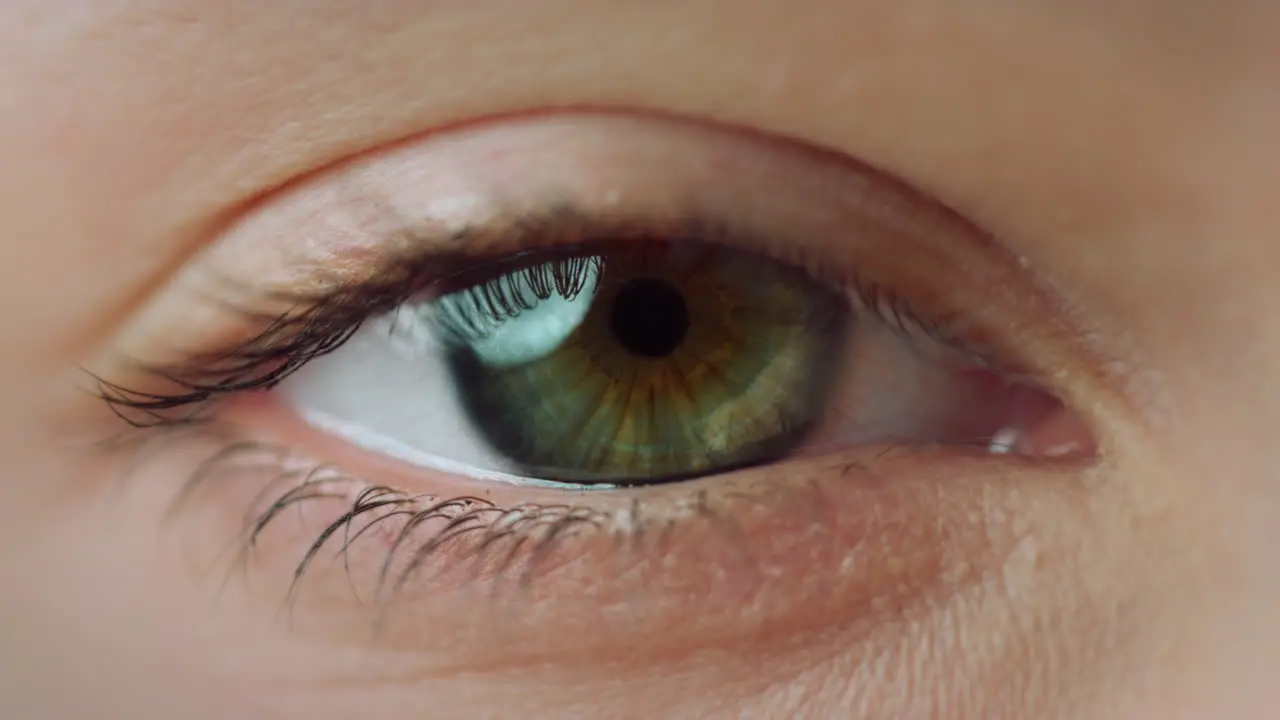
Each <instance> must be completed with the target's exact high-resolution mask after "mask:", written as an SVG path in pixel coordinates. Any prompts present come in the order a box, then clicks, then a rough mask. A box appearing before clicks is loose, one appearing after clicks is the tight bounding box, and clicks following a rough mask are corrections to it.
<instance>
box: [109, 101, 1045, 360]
mask: <svg viewBox="0 0 1280 720" xmlns="http://www.w3.org/2000/svg"><path fill="white" fill-rule="evenodd" d="M530 138H534V139H537V140H538V141H539V142H538V143H531V141H530ZM556 143H562V144H563V145H557V144H556ZM575 145H576V146H578V147H579V148H580V149H581V148H585V150H582V153H584V154H582V156H581V157H576V158H575V157H572V156H569V155H566V154H565V152H564V150H565V149H566V146H567V148H568V149H569V150H570V151H572V149H573V148H574V147H575ZM672 148H676V150H673V149H672ZM504 153H505V156H504ZM646 153H648V154H650V155H651V154H653V153H657V154H658V155H659V156H661V158H662V160H663V162H665V164H663V163H659V162H656V161H654V160H653V159H652V158H649V156H648V155H646ZM442 156H443V159H442ZM495 158H496V160H495ZM608 159H613V160H615V161H616V162H614V163H613V164H612V165H610V164H609V163H607V162H604V161H605V160H608ZM495 162H496V163H497V165H494V164H493V163H495ZM646 162H648V163H649V165H648V166H647V167H643V165H644V163H646ZM504 163H505V165H504ZM636 163H638V164H641V165H642V167H640V168H639V169H637V168H635V167H632V166H631V165H632V164H636ZM513 165H514V167H515V169H516V170H517V171H519V170H520V169H523V170H524V171H525V172H526V173H527V175H528V176H527V178H522V177H521V176H520V175H519V173H518V172H517V173H516V174H514V175H511V174H510V173H507V172H504V171H503V169H504V168H506V169H508V170H509V169H511V166H513ZM602 167H603V168H604V170H601V168H602ZM655 170H660V171H661V173H660V176H659V177H657V179H659V180H661V182H652V180H653V179H654V175H655ZM646 174H647V176H646ZM546 175H550V176H552V177H551V178H550V179H543V176H546ZM639 176H644V177H639ZM513 178H514V179H513ZM525 180H528V182H527V183H526V182H525ZM712 180H715V181H718V182H714V183H712V182H709V181H712ZM504 182H505V183H506V184H505V185H504V184H503V183H504ZM524 184H528V185H532V186H533V187H532V189H530V188H528V187H514V188H513V187H512V186H513V185H515V186H521V185H524ZM566 185H568V186H570V187H566ZM575 185H576V187H573V186H575ZM539 186H543V187H539ZM707 195H711V196H713V197H711V198H710V199H708V198H707V197H705V196H707ZM690 196H692V198H691V197H690ZM561 198H565V199H563V200H562V199H561ZM570 198H571V199H570ZM758 200H759V201H763V205H764V207H757V205H758V204H760V202H759V201H758ZM637 202H639V204H640V206H639V207H630V206H633V205H635V204H636V203H637ZM700 203H701V204H702V205H703V206H704V207H703V208H702V209H698V205H699V204H700ZM743 203H746V204H743ZM771 203H772V204H771ZM717 205H718V209H712V208H716V207H717ZM618 208H622V209H623V210H622V211H619V210H618ZM824 213H825V214H824ZM610 214H612V215H613V218H612V220H610V218H609V216H610ZM739 215H742V216H744V217H743V218H739V217H738V216H739ZM815 215H816V217H815ZM629 216H635V217H637V218H642V219H643V221H644V222H645V223H648V224H649V226H650V228H652V227H653V226H654V225H655V224H657V226H658V227H659V228H661V225H662V223H663V222H666V223H668V226H667V227H668V228H676V229H678V228H680V226H681V223H684V224H685V226H686V227H687V226H688V222H689V218H702V219H703V220H704V221H705V218H707V217H712V218H718V221H719V222H726V223H736V224H737V225H741V227H736V226H735V227H728V228H723V227H722V228H718V229H720V230H722V231H724V232H726V233H728V234H736V235H744V236H745V235H747V234H750V233H753V232H764V233H766V234H767V233H775V234H778V235H781V236H783V237H793V238H795V241H796V242H801V243H806V242H826V243H828V244H829V245H830V244H833V243H834V244H835V245H834V246H832V247H828V248H826V249H825V251H826V252H828V253H834V252H839V253H841V254H846V253H853V252H854V250H855V248H856V247H857V246H859V245H866V247H864V248H863V251H862V253H861V255H859V256H858V257H859V261H860V262H864V263H868V264H869V265H875V264H877V263H884V262H888V260H886V257H890V256H892V255H894V254H895V251H898V250H899V248H897V247H896V245H895V243H901V242H911V243H913V244H915V245H917V246H918V247H917V250H918V251H919V252H921V253H924V254H923V255H920V256H919V257H918V258H917V263H918V264H924V265H930V264H932V265H937V266H939V267H945V268H947V269H948V270H950V271H955V270H960V271H962V272H965V273H966V274H973V273H976V275H975V276H974V277H973V278H972V280H973V282H972V283H971V289H974V290H976V291H983V290H987V289H990V288H998V287H999V286H1001V285H1005V286H1007V287H1005V288H1000V292H999V293H997V295H998V296H1000V297H1003V300H1004V304H1005V305H1010V297H1011V294H1012V295H1018V296H1019V299H1018V303H1015V304H1028V303H1023V302H1022V301H1024V300H1025V301H1029V305H1030V304H1039V303H1045V302H1046V300H1047V299H1046V297H1044V293H1042V292H1041V289H1040V288H1037V287H1029V286H1028V283H1026V281H1025V278H1024V279H1022V280H1017V279H1015V275H1018V274H1020V271H1021V270H1022V268H1020V267H1019V266H1018V262H1017V258H1016V257H1015V256H1014V255H1013V254H1012V253H1010V252H1009V251H1008V249H1007V248H1004V247H1003V246H1001V245H1000V244H999V243H997V242H996V241H995V240H993V239H992V238H991V237H990V236H989V235H987V234H986V233H984V232H982V231H981V230H980V229H978V228H976V227H974V226H973V225H972V224H971V223H969V222H967V221H966V220H964V219H963V218H961V217H959V216H958V215H956V214H955V213H954V212H952V211H951V210H950V209H948V208H946V207H943V206H942V205H940V204H939V203H937V202H936V201H933V200H931V199H929V198H927V197H925V196H923V195H921V194H920V193H918V192H917V191H915V190H913V189H911V188H910V187H908V186H905V185H903V184H902V183H901V182H899V181H897V180H896V179H894V178H890V177H886V176H884V175H882V174H880V173H878V172H876V171H875V170H873V169H870V168H867V167H865V166H862V165H861V164H859V163H857V162H856V161H854V160H851V159H849V158H845V157H842V156H838V155H835V154H832V153H830V152H826V151H823V150H820V149H815V148H812V147H808V146H804V145H801V144H798V143H796V142H794V141H791V140H787V139H780V138H771V137H767V136H762V135H759V134H755V133H751V132H747V131H743V130H741V129H734V128H727V129H726V128H717V127H713V126H712V127H709V126H705V125H703V124H700V123H695V122H692V121H669V120H664V121H652V120H649V119H638V118H630V117H625V116H622V117H619V116H614V115H605V116H597V115H567V116H557V117H547V118H538V119H534V120H525V121H521V122H515V123H514V124H513V125H511V126H510V127H508V126H504V125H502V124H501V123H498V124H497V125H496V126H488V125H484V124H482V125H480V126H478V127H477V128H474V129H471V130H464V131H458V136H457V137H440V138H427V139H425V140H423V141H422V142H421V143H416V144H412V145H408V146H404V147H397V148H392V149H389V150H387V151H385V152H383V153H375V154H372V155H369V156H362V157H360V158H358V159H357V160H356V161H355V162H353V163H350V164H344V165H340V166H337V167H335V168H333V169H332V170H331V171H329V172H323V173H321V174H319V175H317V176H315V177H312V178H309V179H307V180H305V181H302V182H300V183H299V184H297V185H296V186H293V187H291V188H289V189H288V190H287V191H285V192H284V193H282V194H281V195H280V196H279V197H277V198H271V199H267V200H265V201H264V202H262V203H261V204H259V205H258V206H256V207H255V208H254V209H253V210H252V211H250V212H249V213H248V214H247V215H246V216H245V217H244V218H242V219H241V220H240V221H239V222H237V223H235V224H233V226H232V227H231V228H230V229H229V231H228V232H227V233H226V234H225V235H224V236H223V237H221V238H219V239H218V241H217V242H215V243H214V244H213V245H212V246H210V247H209V248H208V249H207V250H206V252H204V253H202V255H201V256H200V257H198V258H196V261H195V262H193V263H191V264H190V265H189V267H188V268H186V270H185V272H184V273H183V274H182V275H180V277H179V278H178V279H177V282H176V283H175V284H176V285H177V286H178V287H179V288H185V290H186V292H187V294H188V295H191V292H190V291H191V290H192V289H194V290H195V292H196V293H197V294H202V295H204V297H203V298H202V299H201V300H200V301H201V302H204V303H205V304H206V305H207V304H208V301H209V299H210V298H217V297H219V296H221V297H223V298H226V297H227V293H226V289H227V287H228V286H227V285H226V284H225V281H226V279H227V278H228V277H230V278H232V279H233V280H234V281H235V282H236V283H238V284H239V285H241V286H242V287H243V288H244V289H246V290H248V292H245V293H243V295H242V296H241V298H240V302H241V305H242V307H241V308H239V309H240V310H243V309H245V308H249V309H251V310H252V309H254V308H257V310H254V312H256V313H257V314H258V315H259V316H260V317H263V318H271V317H272V315H273V313H275V314H276V315H275V316H276V317H278V316H279V313H281V312H282V311H284V310H287V309H288V308H289V306H290V305H292V306H293V307H294V309H298V308H303V309H304V310H305V309H306V305H307V303H308V302H311V301H318V302H317V303H316V304H321V303H323V302H324V299H325V298H326V297H328V296H330V295H331V294H332V293H334V292H338V293H341V292H343V291H344V290H345V289H348V288H353V287H357V286H362V285H367V284H368V283H370V282H372V283H373V285H374V286H377V285H379V284H380V283H382V284H386V285H387V286H388V287H394V286H395V285H396V284H397V283H399V284H400V285H401V286H403V285H404V279H403V277H396V276H403V275H404V274H405V273H406V272H408V273H412V272H414V271H415V269H416V268H418V267H419V266H420V264H421V263H420V261H421V259H422V258H423V257H424V256H425V257H427V258H428V260H429V261H430V262H439V261H440V260H441V259H443V258H447V257H448V256H449V255H453V256H455V257H466V256H468V255H472V254H478V255H484V254H485V253H488V252H494V251H497V252H510V251H511V250H512V248H511V247H509V246H508V247H500V248H498V247H491V246H493V245H495V244H498V243H500V242H501V241H502V239H503V238H504V237H509V236H511V235H512V234H519V232H515V233H513V231H522V230H531V231H533V232H532V235H533V236H538V235H539V234H541V235H542V237H540V238H539V240H542V241H547V240H549V239H554V238H548V237H547V236H548V235H553V234H556V233H559V234H561V235H564V236H566V237H567V238H568V239H575V238H572V237H570V236H572V233H573V232H574V229H573V226H581V225H583V224H585V225H590V226H591V227H592V228H593V229H599V228H608V227H610V223H611V222H612V229H614V230H616V231H619V232H626V228H627V223H628V222H629V221H631V220H632V218H631V217H629ZM748 216H749V217H748ZM739 221H740V222H739ZM566 225H568V226H571V227H569V228H567V229H566V227H565V226H566ZM756 225H764V226H765V227H764V229H763V230H761V229H760V228H758V227H754V226H756ZM528 226H532V227H528ZM796 226H799V227H796ZM800 228H808V229H800ZM694 232H696V229H695V231H694ZM824 236H825V240H824V239H823V238H824ZM576 239H581V238H576ZM877 245H880V246H882V250H883V251H882V252H876V251H875V247H876V246H877ZM746 249H752V248H749V247H748V248H746ZM897 254H898V255H901V254H902V253H901V252H897ZM975 258H977V259H975ZM406 259H408V262H406ZM779 259H783V260H785V259H786V258H779ZM911 272H917V271H916V270H911ZM931 272H934V273H935V274H936V273H937V272H939V271H938V270H936V269H935V270H932V271H931ZM867 274H868V275H869V276H871V277H873V278H874V277H875V275H876V271H875V270H874V268H872V269H870V270H869V271H868V273H867ZM389 276H390V277H391V278H392V279H391V281H390V282H389V283H388V281H387V278H388V277H389ZM983 276H985V277H986V278H987V279H986V280H983V279H982V277H983ZM210 278H213V279H214V280H215V282H217V283H222V284H221V286H220V287H219V286H217V285H215V286H213V287H210V286H209V283H208V280H209V279H210ZM1018 286H1022V287H1023V289H1022V290H1021V291H1016V292H1015V288H1016V287H1018ZM937 294H938V295H939V298H938V299H939V300H946V299H947V298H946V293H945V292H943V293H937ZM232 297H234V295H233V296H232ZM193 298H194V296H192V297H189V298H187V299H188V301H193ZM162 299H167V300H170V301H172V298H162ZM308 299H310V300H308ZM402 299H404V298H403V297H402V296H395V295H394V294H391V295H387V296H386V297H384V298H383V304H382V305H381V306H380V307H377V308H370V309H371V310H389V309H390V308H391V306H392V305H393V304H394V302H395V301H397V300H402ZM978 305H981V304H978ZM928 309H929V310H932V309H933V308H928ZM170 314H172V313H170ZM183 319H184V318H183ZM233 319H234V321H235V322H243V313H241V315H240V317H237V318H233ZM169 322H170V323H172V322H173V319H172V318H169ZM141 324H142V325H143V326H144V328H145V327H147V326H146V323H145V318H144V322H142V323H141ZM175 331H177V334H178V335H179V336H184V334H189V333H191V332H193V329H192V328H191V327H190V323H187V324H186V325H183V326H181V327H172V326H170V327H168V328H160V329H158V330H157V329H155V328H152V329H151V331H150V333H147V332H143V333H142V339H143V341H144V342H141V343H139V342H135V343H134V344H133V345H132V346H131V347H130V348H129V350H130V351H131V352H133V353H134V354H135V356H140V357H142V358H144V359H150V358H152V357H155V356H157V355H160V356H162V357H165V356H167V357H173V356H175V355H177V356H182V355H183V354H187V355H190V354H191V353H190V352H188V350H189V349H190V348H175V347H172V346H171V345H170V346H167V347H166V346H164V343H166V342H170V341H171V340H172V337H173V335H174V334H175ZM147 339H150V340H151V342H152V345H153V346H152V347H149V348H145V347H144V348H142V349H139V348H138V345H146V342H145V341H146V340H147ZM250 340H252V337H250V336H243V335H242V336H241V337H240V339H239V341H238V342H239V343H244V342H247V341H250ZM183 344H185V345H188V346H191V345H194V346H195V347H196V348H198V349H199V350H204V351H208V350H210V349H214V348H216V349H217V350H222V351H225V350H227V349H228V348H234V347H236V343H232V344H231V345H227V344H225V343H224V344H222V345H221V346H216V345H213V346H211V345H208V344H204V345H201V343H200V342H199V341H196V342H192V341H187V342H185V343H183ZM205 354H206V355H207V353H205ZM195 355H196V356H199V355H200V353H195ZM108 376H109V374H108Z"/></svg>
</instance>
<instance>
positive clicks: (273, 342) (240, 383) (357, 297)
mask: <svg viewBox="0 0 1280 720" xmlns="http://www.w3.org/2000/svg"><path fill="white" fill-rule="evenodd" d="M655 225H659V226H660V227H657V228H655ZM504 233H515V234H516V235H518V236H520V237H523V238H533V239H535V240H536V239H537V238H547V239H557V238H558V239H563V238H565V237H578V238H591V237H600V236H605V237H610V238H617V239H624V238H632V237H650V238H654V237H656V238H662V237H670V238H699V239H700V241H708V240H709V241H711V242H714V241H716V240H717V239H719V238H721V237H724V236H726V235H732V234H733V233H732V232H731V231H730V230H729V229H728V228H726V227H725V226H723V225H721V224H719V223H717V222H714V221H709V220H707V219H703V218H690V219H684V220H681V221H678V222H673V223H667V224H662V223H654V222H652V221H646V220H636V221H631V220H628V219H626V218H617V219H613V220H608V221H601V220H600V219H598V218H592V217H587V216H583V215H581V214H579V213H576V212H575V211H574V210H572V208H571V207H569V206H567V205H563V204H551V205H550V206H549V207H548V209H547V210H546V211H545V212H542V213H539V214H537V215H536V216H533V217H529V216H527V215H525V216H520V217H517V218H516V219H514V220H512V221H510V222H509V223H507V224H506V225H504V226H502V227H498V228H494V227H492V226H489V227H480V228H470V229H465V230H462V231H457V232H454V233H452V235H451V240H450V242H448V243H446V244H445V245H446V247H448V248H467V247H469V246H480V248H479V249H480V251H483V250H484V247H485V246H491V245H495V244H497V245H500V244H501V243H502V241H501V240H499V239H498V238H502V237H504ZM507 242H508V244H509V242H510V241H509V240H508V241H507ZM529 244H531V245H536V244H537V243H536V242H532V243H529ZM577 244H578V245H579V246H582V245H588V244H598V243H591V242H590V241H588V242H579V243H577ZM565 249H566V248H558V250H560V251H562V252H563V251H565ZM547 251H548V248H541V249H538V248H536V247H535V248H534V249H532V250H529V249H526V250H516V251H511V252H507V253H505V254H503V255H501V256H500V259H498V260H494V259H492V258H482V259H479V260H477V257H476V251H475V250H473V251H472V252H470V253H468V252H461V251H458V250H456V249H450V250H446V251H443V252H439V253H432V254H428V255H424V256H422V257H416V258H409V259H407V260H406V259H400V260H399V261H398V262H397V261H394V260H395V259H393V260H392V261H388V262H386V263H385V264H384V266H383V267H382V268H381V270H382V272H379V273H377V274H375V275H374V276H373V277H371V278H370V279H368V280H366V281H363V282H358V283H348V284H342V285H340V286H338V287H336V288H333V289H332V290H330V291H328V292H327V293H321V294H317V295H306V294H296V293H287V292H278V293H273V294H268V295H267V297H266V298H265V300H266V301H267V302H269V303H270V304H271V305H273V306H283V307H285V308H286V309H285V310H283V311H281V312H279V313H278V314H274V315H272V314H267V313H264V312H262V311H261V310H258V309H254V308H252V307H241V306H233V309H234V310H235V311H236V312H239V313H241V314H242V315H244V316H245V317H246V318H248V319H250V320H251V321H252V322H254V323H256V324H259V325H261V326H262V327H263V329H262V330H261V331H259V332H258V333H257V334H256V335H254V336H253V337H252V338H250V339H249V340H247V341H245V342H243V343H241V344H239V345H236V346H233V347H231V348H228V349H223V350H219V351H215V352H209V353H201V354H195V355H191V356H188V357H186V358H185V359H183V360H181V361H179V362H177V363H170V364H163V365H152V364H146V363H139V364H138V365H139V367H138V369H140V370H141V371H143V373H144V374H145V375H146V376H147V377H149V378H150V382H158V384H160V385H162V386H164V387H163V389H154V390H143V389H139V388H134V387H129V386H128V385H126V384H124V383H120V382H116V381H113V380H110V379H108V378H105V377H102V376H100V375H97V374H94V373H92V372H90V373H89V375H90V377H91V379H92V381H93V382H94V384H95V386H96V394H97V396H98V397H99V398H100V399H101V400H102V401H103V402H105V403H106V405H107V406H108V407H109V408H110V409H111V411H112V412H114V413H115V414H116V415H117V416H118V417H120V418H121V419H122V420H123V421H124V422H126V423H127V424H128V425H130V426H132V427H134V428H149V427H156V426H164V425H172V424H183V423H190V422H196V421H199V420H201V419H203V418H205V417H207V410H208V409H209V407H210V405H211V404H212V402H213V401H215V400H217V399H218V398H222V397H225V396H229V395H233V394H235V393H239V392H248V391H255V390H267V389H271V388H273V387H275V386H276V385H278V384H279V383H281V382H282V381H284V380H285V379H286V378H287V377H289V376H290V375H292V374H293V373H294V372H296V371H297V370H299V369H301V368H302V367H303V366H305V365H306V364H307V363H309V362H311V361H312V360H314V359H316V358H318V357H321V356H323V355H326V354H328V353H331V352H333V351H335V350H337V349H338V348H339V347H341V346H342V345H343V344H344V343H345V342H346V341H347V340H348V339H349V338H350V337H351V336H352V335H353V334H355V332H356V331H357V330H359V329H360V327H361V326H362V325H363V324H364V322H366V321H367V320H369V319H371V318H373V317H375V316H377V315H380V314H382V313H387V312H391V311H392V310H394V309H396V308H397V307H399V306H400V305H402V304H403V303H405V302H407V301H409V300H410V299H411V298H413V297H414V296H416V295H418V294H420V293H422V292H423V291H424V290H425V289H429V288H431V287H437V288H441V289H448V288H450V287H451V286H456V285H458V284H459V283H460V280H461V279H463V278H466V277H468V276H470V277H474V276H475V273H476V272H477V271H478V270H481V269H486V268H487V269H489V270H490V273H491V274H492V273H493V268H494V267H495V266H501V267H512V266H513V265H514V266H515V267H516V268H524V269H526V270H527V268H525V266H524V264H523V263H527V262H528V261H529V260H530V259H531V258H536V257H538V256H539V255H541V256H543V257H545V256H546V254H547ZM796 252H797V251H796V250H794V249H789V250H788V254H794V253H796ZM775 259H776V260H778V261H780V262H792V263H793V264H795V265H797V266H800V267H806V266H807V265H806V263H804V262H802V261H803V260H804V259H805V258H803V256H799V257H777V258H775ZM818 275H820V273H815V277H817V276H818ZM823 279H826V280H829V281H832V282H838V283H839V284H840V285H841V286H842V287H843V288H844V289H845V292H846V294H847V295H848V296H849V297H850V299H851V301H853V302H854V303H855V304H856V305H857V306H859V307H862V308H864V309H865V310H867V311H868V312H871V313H872V314H873V315H875V316H876V317H878V318H879V319H881V320H883V321H884V322H886V323H887V324H888V325H889V326H890V327H891V328H893V329H894V330H896V331H898V332H900V333H901V334H902V335H903V336H904V337H905V338H907V339H911V340H918V339H921V338H927V339H929V340H933V341H935V342H938V343H939V344H941V345H942V346H944V347H947V348H950V349H952V350H954V351H956V352H957V353H958V355H959V356H960V357H961V358H962V359H965V360H967V361H969V362H971V363H973V364H975V365H978V366H981V367H988V368H990V367H993V366H995V365H996V364H995V363H994V362H992V361H991V360H990V359H989V356H988V355H987V354H986V353H985V352H984V351H983V350H982V349H980V348H974V347H973V346H972V345H971V344H970V343H968V342H967V341H965V340H962V339H960V338H959V337H958V336H957V335H955V334H954V333H952V332H950V331H949V327H950V324H951V321H949V320H947V319H936V320H928V319H926V318H925V316H923V315H921V314H920V313H918V312H916V311H915V310H914V309H913V308H912V306H911V304H910V303H909V302H907V301H906V300H905V299H904V298H902V297H901V296H899V295H897V294H896V293H894V292H892V291H891V290H889V289H888V288H885V287H884V286H883V285H881V284H878V283H873V282H869V281H866V280H865V279H863V278H859V277H856V276H854V277H848V278H843V279H839V280H836V279H832V278H825V277H824V278H823ZM550 280H551V284H555V285H557V286H558V285H560V284H566V281H564V280H562V279H557V278H555V277H552V278H550ZM501 281H502V276H501V275H498V276H496V277H490V278H489V279H488V280H487V281H482V282H479V283H477V284H475V285H472V286H469V287H466V288H464V292H467V293H468V295H469V297H471V298H473V299H474V300H475V301H477V302H478V303H480V305H478V307H480V308H483V309H485V310H486V312H487V313H490V314H492V315H493V316H494V318H497V319H499V320H500V319H501V318H502V317H503V316H504V315H505V316H507V317H512V316H513V315H512V313H517V314H518V312H520V311H521V308H522V307H524V305H526V304H528V303H529V299H528V298H522V297H518V296H516V295H513V294H511V293H509V292H505V291H504V288H503V287H502V284H501ZM572 284H573V283H567V285H566V290H573V289H574V288H572V287H568V285H572ZM235 285H237V283H236V282H235V281H228V287H229V288H230V289H232V290H233V291H238V292H241V293H244V294H249V295H252V294H253V293H252V292H248V293H245V292H244V289H243V288H239V287H233V286H235ZM556 290H557V291H559V287H557V288H556ZM259 295H261V293H259ZM246 305H252V302H251V303H246ZM449 329H451V330H453V331H458V330H462V331H464V332H465V331H466V328H465V327H453V328H449Z"/></svg>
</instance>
